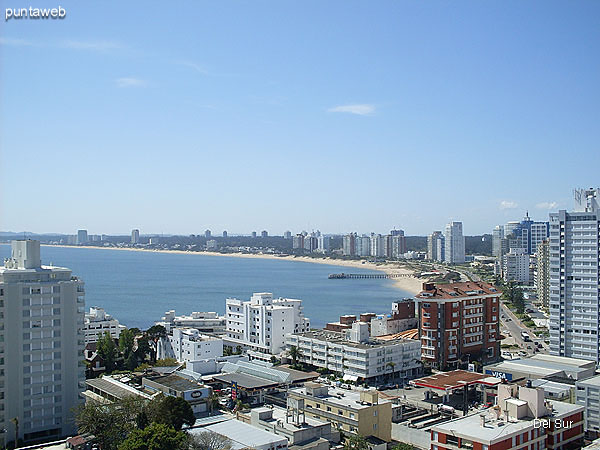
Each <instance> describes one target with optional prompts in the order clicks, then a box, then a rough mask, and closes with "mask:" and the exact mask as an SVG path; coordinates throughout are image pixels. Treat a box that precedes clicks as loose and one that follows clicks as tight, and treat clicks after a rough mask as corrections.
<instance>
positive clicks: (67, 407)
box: [0, 240, 85, 443]
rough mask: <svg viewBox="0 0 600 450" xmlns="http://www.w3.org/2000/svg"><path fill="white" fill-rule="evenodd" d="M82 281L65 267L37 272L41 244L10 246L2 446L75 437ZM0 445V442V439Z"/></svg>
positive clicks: (1, 375) (5, 272) (0, 274)
mask: <svg viewBox="0 0 600 450" xmlns="http://www.w3.org/2000/svg"><path fill="white" fill-rule="evenodd" d="M84 295H85V294H84V289H83V281H81V280H80V279H78V278H77V277H73V276H71V270H69V269H66V268H64V267H53V266H43V265H42V264H41V259H40V243H39V241H33V240H19V241H13V242H12V255H11V258H8V259H6V260H5V262H4V267H3V268H0V311H1V312H2V314H1V315H0V365H1V368H0V385H1V387H0V392H2V395H1V396H0V411H1V412H0V429H3V433H5V434H4V437H3V439H4V440H5V442H8V441H13V440H15V432H16V430H15V428H17V427H15V426H14V425H13V424H12V423H10V422H9V420H12V419H13V418H16V419H17V420H18V423H19V426H18V429H19V436H18V438H19V439H23V440H24V441H25V442H26V443H27V442H33V441H36V440H39V439H42V438H43V439H53V438H54V439H56V438H59V437H61V436H68V435H70V434H72V433H75V432H76V431H77V427H76V426H75V422H74V420H73V408H74V407H76V406H77V405H79V404H80V403H81V397H80V395H81V393H82V392H83V390H84V389H83V387H82V384H83V382H84V381H85V366H84V364H83V347H84V333H83V318H84V308H85V301H84ZM0 439H2V438H0Z"/></svg>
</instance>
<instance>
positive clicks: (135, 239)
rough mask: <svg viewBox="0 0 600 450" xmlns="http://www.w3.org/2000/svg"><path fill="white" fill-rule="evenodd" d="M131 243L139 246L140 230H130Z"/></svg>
mask: <svg viewBox="0 0 600 450" xmlns="http://www.w3.org/2000/svg"><path fill="white" fill-rule="evenodd" d="M131 243H132V244H139V243H140V230H137V229H136V230H131Z"/></svg>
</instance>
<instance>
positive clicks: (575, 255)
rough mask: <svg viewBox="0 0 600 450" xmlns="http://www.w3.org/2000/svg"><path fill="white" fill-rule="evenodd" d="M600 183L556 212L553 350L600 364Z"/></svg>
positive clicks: (552, 230) (578, 193) (552, 248)
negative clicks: (567, 208)
mask: <svg viewBox="0 0 600 450" xmlns="http://www.w3.org/2000/svg"><path fill="white" fill-rule="evenodd" d="M599 201H600V188H596V189H578V190H575V211H573V212H567V211H565V210H561V211H558V212H557V213H550V353H551V354H553V355H559V356H567V357H571V358H579V359H587V360H592V361H596V364H600V352H599V347H600V338H599V336H600V296H599V293H600V259H599V258H600V238H599V236H600V207H599V206H598V202H599Z"/></svg>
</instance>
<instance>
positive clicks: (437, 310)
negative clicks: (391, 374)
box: [416, 281, 502, 370]
mask: <svg viewBox="0 0 600 450" xmlns="http://www.w3.org/2000/svg"><path fill="white" fill-rule="evenodd" d="M501 295H502V292H500V291H499V290H497V289H496V288H495V287H494V286H492V285H491V284H488V283H483V282H470V281H469V282H463V283H449V284H433V283H423V291H421V292H420V293H419V294H418V295H417V296H416V299H417V301H418V302H419V308H418V309H419V336H420V337H421V359H422V360H423V362H424V363H425V364H426V365H429V366H430V367H433V368H436V369H440V370H447V369H455V368H457V367H458V365H459V363H460V362H461V361H462V362H466V361H475V360H477V361H480V362H482V363H487V362H493V361H495V360H496V359H497V358H498V357H499V355H500V339H499V336H500V330H499V320H500V296H501Z"/></svg>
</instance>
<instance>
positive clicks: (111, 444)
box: [75, 396, 147, 450]
mask: <svg viewBox="0 0 600 450" xmlns="http://www.w3.org/2000/svg"><path fill="white" fill-rule="evenodd" d="M144 408H145V401H144V400H143V399H142V398H140V397H137V396H128V397H125V398H123V399H121V400H117V401H115V402H113V403H109V404H105V403H100V402H88V403H86V404H82V405H80V406H79V407H77V408H76V409H75V423H76V425H77V428H78V430H79V432H80V433H90V434H93V435H94V436H95V437H96V439H97V441H98V444H99V445H100V447H101V448H102V450H116V449H117V447H118V446H119V444H120V443H121V442H122V441H123V439H124V437H125V436H126V435H127V434H128V433H130V432H131V431H133V430H134V429H136V428H137V426H138V424H144V423H145V422H147V420H143V411H144Z"/></svg>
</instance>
